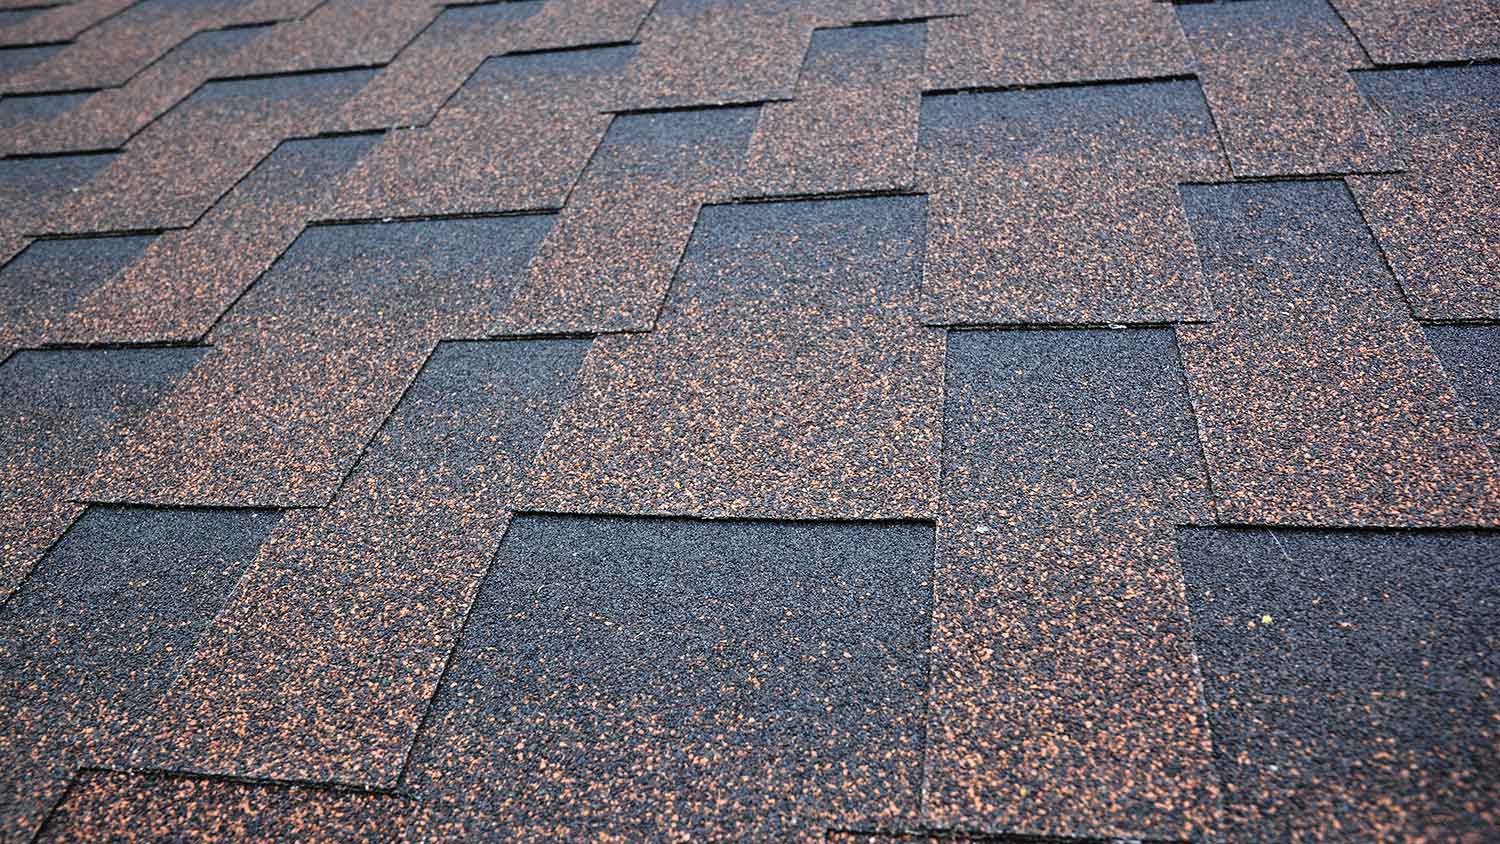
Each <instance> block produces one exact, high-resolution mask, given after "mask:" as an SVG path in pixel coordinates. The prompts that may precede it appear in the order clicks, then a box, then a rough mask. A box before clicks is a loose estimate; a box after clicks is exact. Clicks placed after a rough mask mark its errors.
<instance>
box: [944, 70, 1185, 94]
mask: <svg viewBox="0 0 1500 844" xmlns="http://www.w3.org/2000/svg"><path fill="white" fill-rule="evenodd" d="M1162 82H1198V76H1197V74H1193V73H1173V74H1167V75H1164V76H1125V77H1119V78H1114V79H1084V80H1068V81H1064V82H1026V83H1020V84H1016V85H974V86H967V87H965V86H960V87H954V88H924V89H923V90H922V96H923V97H953V96H960V95H963V94H998V93H1009V92H1012V91H1050V90H1053V89H1055V88H1089V87H1100V86H1105V85H1154V84H1159V83H1162Z"/></svg>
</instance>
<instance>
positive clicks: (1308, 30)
mask: <svg viewBox="0 0 1500 844" xmlns="http://www.w3.org/2000/svg"><path fill="white" fill-rule="evenodd" d="M1177 15H1178V17H1179V18H1180V19H1181V21H1182V28H1183V29H1184V30H1185V31H1186V32H1187V36H1188V40H1189V41H1190V42H1192V45H1193V49H1194V51H1195V52H1196V53H1197V57H1198V68H1199V70H1198V73H1199V75H1200V78H1201V79H1202V80H1203V92H1204V94H1205V95H1207V97H1208V104H1209V107H1210V108H1211V109H1212V110H1213V115H1214V122H1215V124H1216V125H1217V126H1218V129H1219V132H1220V133H1222V135H1223V138H1224V145H1225V147H1226V149H1227V152H1228V153H1229V163H1230V165H1231V166H1232V167H1233V168H1234V174H1235V175H1236V176H1288V175H1298V174H1325V173H1358V172H1368V171H1377V170H1393V169H1396V168H1398V167H1400V166H1402V165H1403V164H1404V160H1403V157H1402V154H1401V150H1400V149H1399V148H1398V147H1397V145H1396V144H1395V142H1394V141H1393V139H1392V138H1391V135H1390V131H1389V128H1388V127H1387V126H1386V125H1385V123H1384V121H1383V120H1381V118H1380V115H1379V114H1378V113H1377V112H1376V111H1374V110H1373V109H1371V108H1370V105H1369V103H1367V102H1365V100H1364V99H1363V98H1362V97H1360V95H1359V91H1358V90H1357V89H1356V88H1355V87H1354V80H1353V79H1352V78H1350V76H1349V73H1348V71H1349V70H1352V69H1354V68H1358V67H1365V66H1367V64H1368V62H1366V60H1365V56H1364V53H1363V51H1361V50H1360V46H1359V42H1357V41H1355V40H1354V36H1353V35H1351V34H1350V33H1349V30H1348V29H1347V28H1346V27H1345V26H1344V23H1343V21H1342V20H1340V18H1339V16H1338V14H1337V13H1336V12H1335V11H1334V10H1333V9H1332V8H1331V7H1330V6H1328V4H1327V3H1326V2H1325V0H1256V2H1251V3H1201V4H1189V5H1179V6H1177Z"/></svg>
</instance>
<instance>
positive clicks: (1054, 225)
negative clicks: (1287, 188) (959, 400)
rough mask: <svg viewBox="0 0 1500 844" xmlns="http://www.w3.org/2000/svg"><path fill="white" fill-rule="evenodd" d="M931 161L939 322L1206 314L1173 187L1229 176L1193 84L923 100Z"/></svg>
mask: <svg viewBox="0 0 1500 844" xmlns="http://www.w3.org/2000/svg"><path fill="white" fill-rule="evenodd" d="M920 166H921V168H922V181H923V186H924V187H925V188H926V189H927V190H929V191H930V192H931V195H930V198H929V203H930V206H929V211H928V248H927V260H926V264H925V266H924V267H923V271H922V275H923V279H922V283H923V286H924V287H925V289H926V296H927V298H928V300H929V306H930V309H931V313H930V317H931V319H933V320H934V321H935V322H939V323H943V324H952V325H964V324H967V325H975V324H1002V323H1068V322H1075V323H1077V322H1081V323H1101V322H1121V323H1139V322H1163V321H1168V320H1183V319H1202V318H1204V317H1205V316H1207V314H1208V310H1209V304H1208V300H1207V298H1206V297H1205V295H1204V291H1203V281H1202V269H1201V267H1200V265H1199V263H1198V260H1197V257H1196V256H1195V255H1194V254H1193V246H1192V239H1191V237H1190V234H1189V232H1188V227H1187V221H1186V219H1184V217H1183V213H1182V207H1181V205H1180V203H1179V202H1178V198H1177V193H1176V183H1177V182H1181V181H1191V180H1194V179H1213V178H1216V177H1218V176H1220V175H1222V173H1223V164H1222V157H1221V153H1220V151H1219V147H1218V142H1217V140H1216V138H1215V136H1214V129H1213V123H1212V122H1211V120H1210V119H1209V116H1208V110H1207V109H1206V108H1205V107H1204V102H1203V96H1202V94H1201V93H1200V91H1199V90H1198V86H1197V85H1196V84H1195V83H1192V82H1182V81H1172V82H1150V83H1143V84H1129V85H1086V86H1076V87H1063V88H1050V89H1039V90H1029V91H1003V92H995V93H978V94H953V95H945V96H932V97H928V98H926V99H925V100H924V101H923V105H922V141H921V165H920Z"/></svg>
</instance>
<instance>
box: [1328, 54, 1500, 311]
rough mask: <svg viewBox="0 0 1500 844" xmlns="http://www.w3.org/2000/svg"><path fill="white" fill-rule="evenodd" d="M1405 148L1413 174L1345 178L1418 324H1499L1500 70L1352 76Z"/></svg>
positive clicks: (1452, 69)
mask: <svg viewBox="0 0 1500 844" xmlns="http://www.w3.org/2000/svg"><path fill="white" fill-rule="evenodd" d="M1356 79H1357V80H1358V83H1359V88H1360V90H1361V91H1362V92H1364V94H1365V95H1366V96H1368V97H1369V98H1370V100H1371V101H1372V102H1373V103H1374V104H1375V105H1376V106H1377V107H1378V108H1380V109H1381V110H1382V111H1383V112H1384V113H1385V114H1387V115H1388V118H1389V119H1390V121H1391V122H1392V124H1393V125H1395V126H1396V127H1398V128H1399V130H1400V132H1401V133H1402V135H1403V140H1404V142H1405V143H1406V144H1408V145H1409V146H1410V148H1411V151H1412V161H1411V168H1410V169H1409V170H1408V171H1407V172H1404V173H1400V174H1393V175H1388V176H1352V177H1350V178H1349V180H1348V181H1349V187H1350V189H1352V190H1353V191H1354V197H1355V199H1357V200H1358V201H1359V206H1360V210H1362V211H1363V212H1364V214H1365V218H1366V219H1367V220H1368V221H1369V223H1370V227H1371V228H1372V229H1373V230H1374V232H1375V237H1376V239H1377V240H1378V241H1380V247H1381V249H1382V251H1383V252H1384V254H1385V257H1386V260H1388V261H1389V262H1390V264H1391V269H1392V270H1394V271H1395V273H1396V278H1397V279H1399V280H1400V282H1401V286H1402V289H1403V291H1404V292H1405V294H1406V298H1407V301H1409V302H1410V303H1411V306H1412V309H1413V311H1415V313H1416V316H1417V317H1418V318H1419V319H1500V199H1497V197H1496V193H1495V190H1494V188H1495V185H1496V184H1500V163H1497V162H1496V160H1495V159H1494V158H1493V157H1492V156H1489V155H1481V154H1476V151H1478V150H1494V149H1500V67H1496V66H1492V65H1480V66H1475V67H1462V68H1460V67H1445V68H1432V69H1420V70H1402V71H1380V72H1373V73H1360V74H1357V75H1356Z"/></svg>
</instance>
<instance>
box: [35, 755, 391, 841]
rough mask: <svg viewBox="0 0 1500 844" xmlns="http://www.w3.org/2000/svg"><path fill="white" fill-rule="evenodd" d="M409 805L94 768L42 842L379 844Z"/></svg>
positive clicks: (382, 798)
mask: <svg viewBox="0 0 1500 844" xmlns="http://www.w3.org/2000/svg"><path fill="white" fill-rule="evenodd" d="M411 811H412V805H411V801H409V800H405V799H403V798H401V797H399V796H396V795H388V794H367V793H361V792H353V791H337V790H333V789H328V788H318V787H312V786H302V785H275V784H271V785H267V784H261V783H245V782H225V781H216V780H209V779H202V778H196V777H186V776H175V775H166V774H155V773H148V774H131V773H123V772H116V771H89V772H87V773H84V774H82V775H81V776H80V777H79V778H78V780H77V781H76V782H74V783H73V785H72V786H71V788H69V790H68V793H67V797H66V798H65V799H64V800H63V801H62V802H61V803H60V804H59V805H58V807H57V809H56V810H55V811H54V812H53V814H52V816H51V817H49V818H48V819H47V825H46V826H45V827H44V828H43V829H42V831H41V834H40V835H38V836H37V839H36V840H37V844H92V842H98V841H112V842H120V844H133V842H166V841H170V842H172V844H235V842H242V841H256V842H262V844H304V842H308V841H319V842H328V844H375V842H394V841H395V840H396V835H397V832H398V830H399V829H400V827H401V825H402V824H403V823H405V821H406V817H407V815H409V814H410V813H411Z"/></svg>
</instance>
